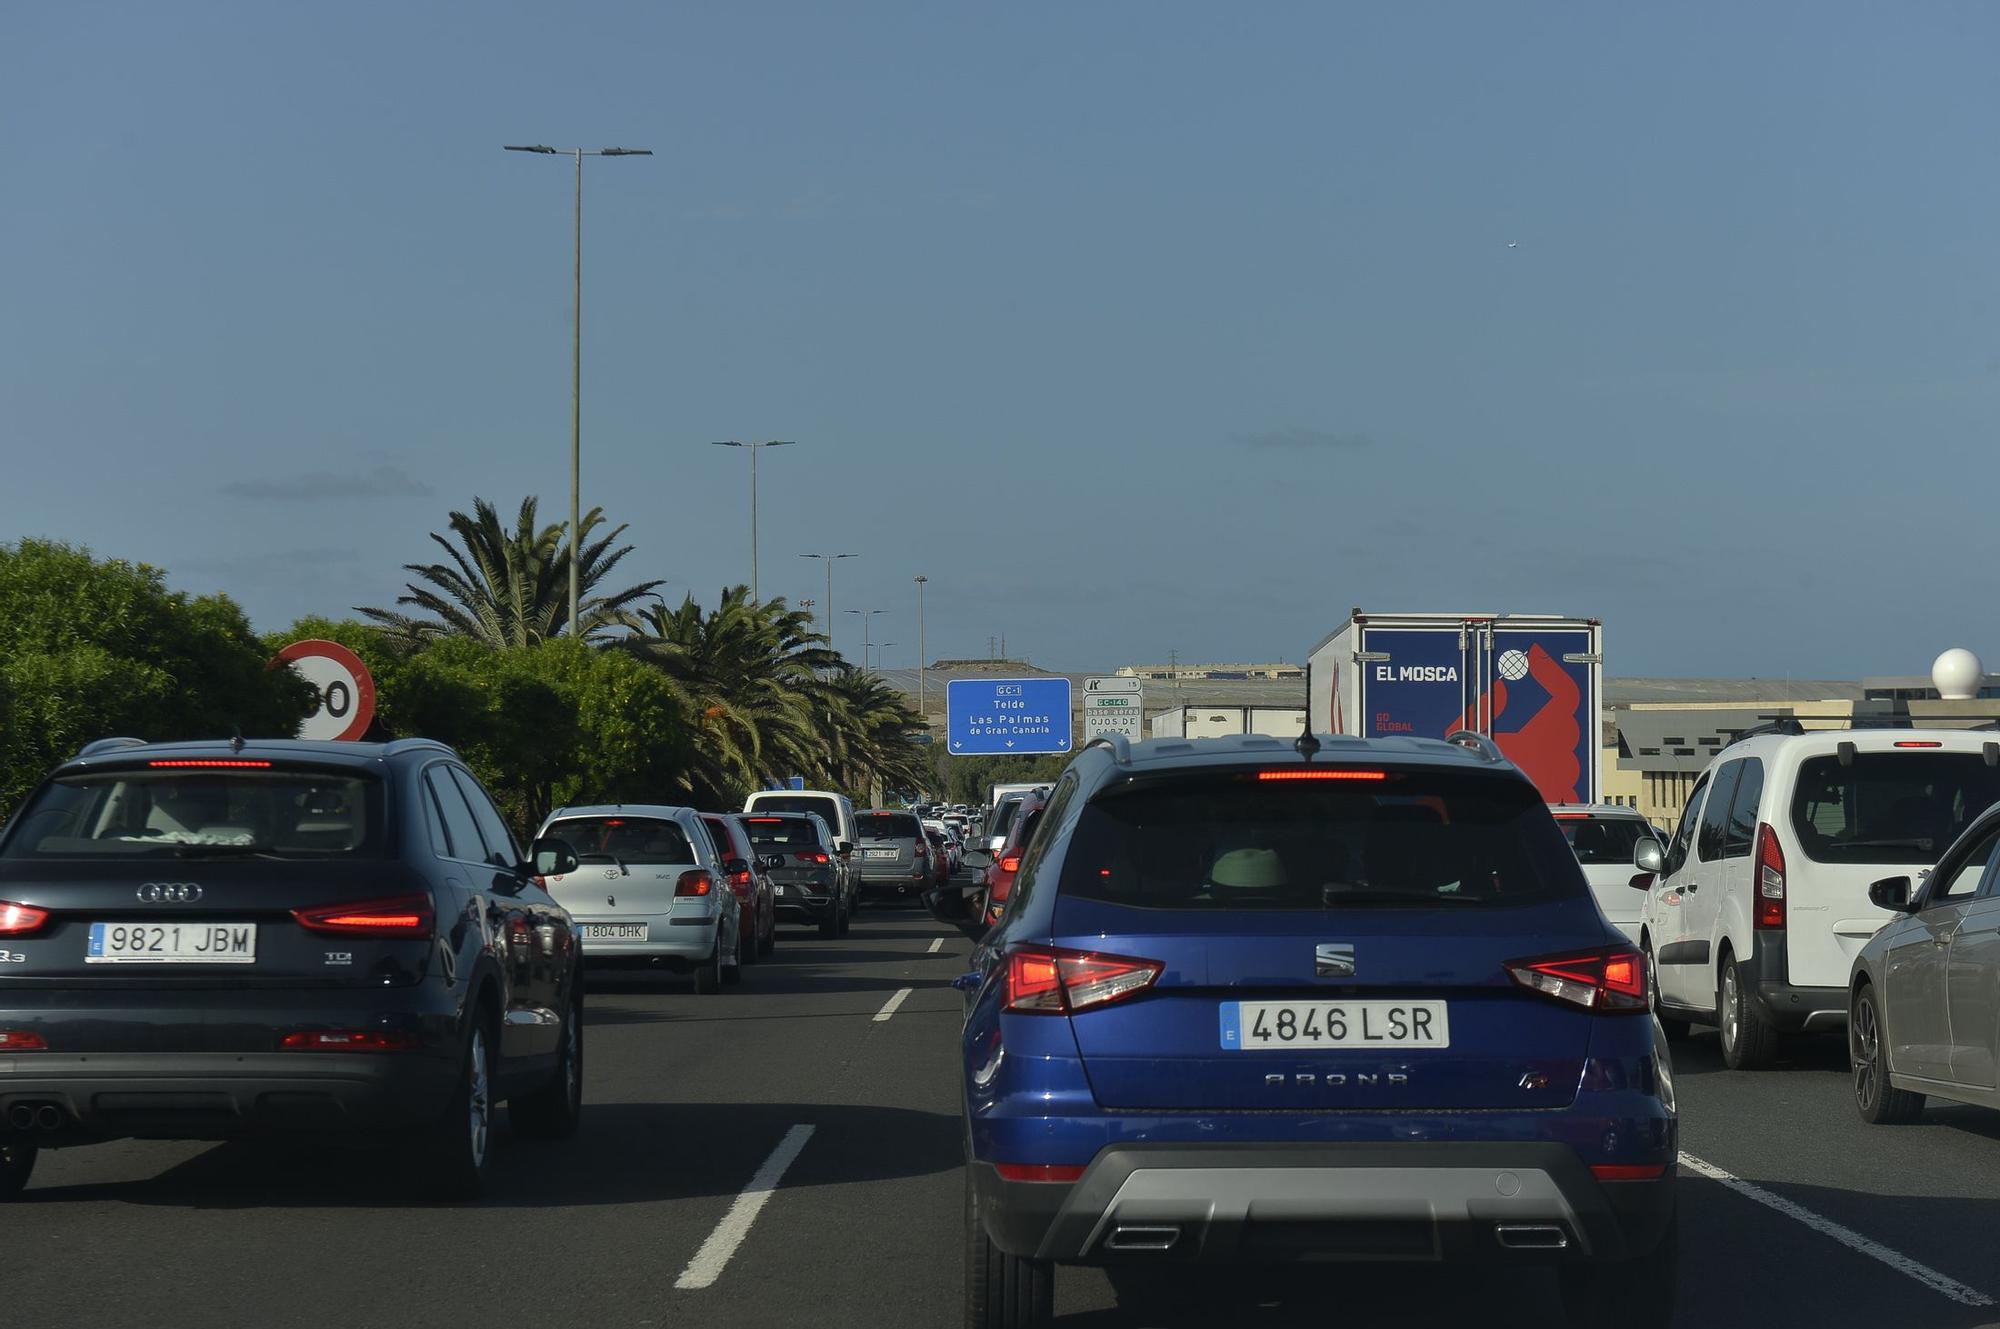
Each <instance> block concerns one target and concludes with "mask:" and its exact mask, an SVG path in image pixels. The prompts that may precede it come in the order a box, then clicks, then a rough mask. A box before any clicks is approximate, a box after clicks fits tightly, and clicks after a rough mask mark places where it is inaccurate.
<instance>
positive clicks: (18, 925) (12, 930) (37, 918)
mask: <svg viewBox="0 0 2000 1329" xmlns="http://www.w3.org/2000/svg"><path fill="white" fill-rule="evenodd" d="M48 921H49V911H48V910H46V909H37V908H35V907H34V906H33V905H31V904H12V903H9V902H8V901H5V900H0V937H19V936H23V935H25V934H26V933H30V932H33V931H34V930H35V929H36V928H38V927H40V926H41V925H42V924H44V923H46V922H48Z"/></svg>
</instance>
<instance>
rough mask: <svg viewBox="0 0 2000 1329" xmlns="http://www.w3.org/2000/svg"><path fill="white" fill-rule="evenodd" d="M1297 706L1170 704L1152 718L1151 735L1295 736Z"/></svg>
mask: <svg viewBox="0 0 2000 1329" xmlns="http://www.w3.org/2000/svg"><path fill="white" fill-rule="evenodd" d="M1305 724H1306V713H1305V708H1304V707H1301V706H1171V707H1168V708H1167V709H1166V710H1164V711H1161V712H1160V713H1159V714H1158V715H1156V716H1154V717H1153V724H1152V728H1151V729H1150V730H1149V731H1148V733H1149V735H1150V736H1151V737H1153V738H1222V737H1225V736H1226V735H1229V734H1267V735H1269V736H1270V737H1272V738H1297V737H1298V736H1299V735H1300V734H1301V733H1303V732H1304V731H1305Z"/></svg>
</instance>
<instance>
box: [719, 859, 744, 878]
mask: <svg viewBox="0 0 2000 1329" xmlns="http://www.w3.org/2000/svg"><path fill="white" fill-rule="evenodd" d="M749 870H750V861H749V860H748V859H743V858H732V859H728V860H727V861H725V862H724V863H723V865H722V875H723V876H725V877H734V876H738V875H740V874H742V873H745V872H748V871H749Z"/></svg>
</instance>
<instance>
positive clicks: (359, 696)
mask: <svg viewBox="0 0 2000 1329" xmlns="http://www.w3.org/2000/svg"><path fill="white" fill-rule="evenodd" d="M280 663H283V664H289V665H290V666H291V667H292V670H293V672H294V673H296V674H298V676H299V677H300V678H303V679H304V680H305V681H306V682H307V683H309V684H311V685H312V689H313V692H314V693H315V695H316V696H317V697H318V704H317V705H316V706H315V707H314V708H313V712H312V714H311V715H308V716H307V717H306V718H305V720H304V721H303V722H302V723H301V724H300V725H299V737H300V738H312V739H355V738H360V737H361V736H362V735H363V734H365V733H367V732H368V724H369V721H371V720H373V719H374V718H375V680H374V679H373V678H371V677H370V676H369V674H368V666H367V665H365V664H362V663H361V657H360V656H358V655H356V654H355V653H354V652H353V651H350V650H348V649H347V648H346V647H345V646H342V645H341V644H340V643H339V642H337V641H310V640H309V641H295V642H293V643H292V644H291V645H290V646H287V647H285V649H284V650H282V651H279V652H278V658H277V659H275V660H273V661H272V662H271V665H272V667H273V668H276V667H277V666H278V665H279V664H280Z"/></svg>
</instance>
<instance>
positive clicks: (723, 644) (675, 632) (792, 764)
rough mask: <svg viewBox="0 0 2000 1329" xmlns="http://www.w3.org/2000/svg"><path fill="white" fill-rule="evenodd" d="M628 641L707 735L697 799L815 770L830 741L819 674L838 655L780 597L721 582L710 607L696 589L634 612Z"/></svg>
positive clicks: (816, 773)
mask: <svg viewBox="0 0 2000 1329" xmlns="http://www.w3.org/2000/svg"><path fill="white" fill-rule="evenodd" d="M629 621H630V623H631V626H632V628H633V635H631V636H630V637H626V638H624V639H623V640H622V642H621V644H622V645H623V646H625V647H626V649H628V650H631V651H633V652H635V653H636V654H638V655H639V656H640V658H642V659H645V660H648V661H650V662H651V663H653V664H655V665H657V666H658V667H659V668H660V669H661V670H662V671H664V672H665V673H666V674H667V675H668V676H669V677H670V678H672V679H673V681H674V682H675V683H676V684H677V685H678V686H679V688H680V689H681V690H682V691H683V692H684V693H685V694H686V695H687V697H688V698H689V700H690V703H691V705H692V708H693V711H694V714H695V717H696V722H697V724H698V725H700V727H701V731H702V735H703V740H702V741H701V742H700V743H698V744H697V757H696V761H697V766H696V769H695V770H694V771H693V772H692V773H691V784H692V786H693V789H694V792H695V794H696V796H697V797H698V798H708V799H712V800H714V801H715V802H717V803H718V804H723V805H726V804H729V803H732V802H735V801H737V800H738V799H740V798H741V796H742V795H743V794H744V793H747V792H748V791H749V790H752V789H755V788H758V787H760V786H761V785H762V784H763V783H764V781H766V780H767V779H771V778H774V777H777V776H782V775H808V776H812V777H820V776H822V775H823V774H824V772H825V769H826V765H827V763H826V757H825V752H826V740H825V739H824V737H823V736H822V730H823V728H824V726H823V725H822V723H821V722H820V714H821V708H820V706H819V697H818V695H817V689H818V687H819V684H818V680H817V677H816V676H817V674H819V673H820V672H821V671H826V672H834V671H837V670H839V669H841V668H843V667H844V662H843V661H842V660H841V658H840V657H839V656H838V655H836V654H835V653H834V652H832V651H829V650H827V649H826V647H825V641H826V639H825V638H824V637H822V636H821V635H819V634H818V633H817V632H815V631H814V630H813V626H812V618H811V616H810V615H808V614H806V613H804V612H803V611H800V610H796V609H793V608H791V607H790V606H788V605H787V604H786V603H785V601H784V600H783V599H775V600H766V601H764V602H762V603H761V604H760V603H757V602H754V601H752V600H751V599H750V591H749V588H748V587H745V586H731V587H727V588H725V589H724V590H723V592H722V597H721V600H720V602H719V603H718V604H717V606H716V608H715V609H714V610H713V611H712V612H707V611H704V610H703V609H702V607H701V606H700V605H699V604H698V603H696V601H695V599H694V597H693V596H692V595H690V596H687V597H686V598H684V599H683V600H682V601H681V603H680V605H679V606H678V607H677V608H671V609H670V608H668V607H667V605H666V604H665V603H664V602H660V603H657V604H654V605H652V606H649V607H648V608H647V609H646V610H645V611H644V612H643V613H641V614H638V615H636V616H633V617H632V618H631V619H630V620H629Z"/></svg>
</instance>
